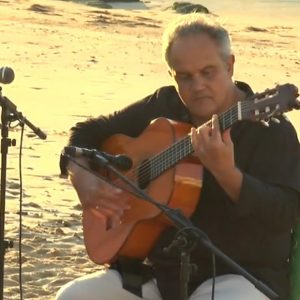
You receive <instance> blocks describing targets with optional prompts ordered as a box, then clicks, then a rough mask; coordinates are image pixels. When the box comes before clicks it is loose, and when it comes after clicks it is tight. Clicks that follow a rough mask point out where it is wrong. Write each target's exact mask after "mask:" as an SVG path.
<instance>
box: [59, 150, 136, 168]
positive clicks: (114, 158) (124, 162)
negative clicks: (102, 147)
mask: <svg viewBox="0 0 300 300" xmlns="http://www.w3.org/2000/svg"><path fill="white" fill-rule="evenodd" d="M63 152H64V154H67V155H70V156H72V157H81V156H83V157H88V158H90V159H95V158H96V159H97V158H98V160H97V161H98V162H99V160H100V161H102V164H105V163H106V162H109V163H111V164H112V165H114V166H116V167H117V168H119V169H121V170H123V171H127V170H129V169H130V168H131V167H132V160H131V158H129V157H128V156H126V155H122V154H117V155H112V154H109V153H106V152H103V151H99V150H96V149H87V148H81V147H75V146H68V147H65V148H64V151H63Z"/></svg>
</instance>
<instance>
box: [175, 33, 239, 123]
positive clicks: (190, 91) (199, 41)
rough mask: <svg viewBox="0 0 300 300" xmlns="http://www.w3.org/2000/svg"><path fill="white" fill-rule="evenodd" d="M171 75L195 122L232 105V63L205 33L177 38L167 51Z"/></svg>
mask: <svg viewBox="0 0 300 300" xmlns="http://www.w3.org/2000/svg"><path fill="white" fill-rule="evenodd" d="M170 64H171V66H172V67H171V69H170V71H169V72H170V75H171V76H172V77H173V78H174V80H175V86H176V89H177V91H178V94H179V95H180V97H181V100H182V101H183V103H184V104H185V105H186V107H187V108H188V110H189V111H190V113H191V116H192V120H193V122H194V123H195V125H200V124H201V123H203V122H205V121H207V120H208V119H210V118H211V116H212V115H213V114H214V113H217V114H218V113H221V112H223V111H225V110H226V109H227V108H228V107H230V106H231V105H232V103H233V102H234V99H232V96H233V83H232V74H233V64H234V57H233V56H232V55H231V56H230V57H229V58H228V60H227V61H226V62H225V61H224V59H223V58H222V57H221V54H220V48H219V46H218V45H217V44H216V43H215V41H213V40H212V39H211V38H210V37H209V36H207V35H205V34H197V35H190V36H188V37H184V38H179V39H176V40H175V41H174V43H173V45H172V48H171V51H170Z"/></svg>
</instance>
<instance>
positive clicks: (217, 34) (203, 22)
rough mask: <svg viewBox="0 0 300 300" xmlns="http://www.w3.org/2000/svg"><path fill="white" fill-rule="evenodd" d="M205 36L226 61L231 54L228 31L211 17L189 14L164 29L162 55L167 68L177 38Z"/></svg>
mask: <svg viewBox="0 0 300 300" xmlns="http://www.w3.org/2000/svg"><path fill="white" fill-rule="evenodd" d="M196 34H206V35H208V36H209V37H210V38H211V39H212V40H214V41H215V42H216V44H217V45H218V46H219V47H220V54H221V57H222V58H223V59H224V60H226V59H227V58H228V57H229V56H230V55H231V54H232V49H231V40H230V36H229V33H228V31H227V30H226V29H225V28H224V27H222V26H221V25H220V24H219V23H217V22H216V21H215V20H214V19H213V18H212V17H209V16H207V15H204V14H201V13H190V14H186V15H183V16H180V17H179V18H177V19H175V20H174V21H173V22H171V23H170V24H169V26H168V27H167V28H166V29H165V31H164V34H163V41H162V55H163V59H164V60H165V61H166V63H167V64H168V66H169V67H171V62H170V52H171V48H172V45H173V42H174V41H175V40H176V39H178V38H183V37H187V36H190V35H196Z"/></svg>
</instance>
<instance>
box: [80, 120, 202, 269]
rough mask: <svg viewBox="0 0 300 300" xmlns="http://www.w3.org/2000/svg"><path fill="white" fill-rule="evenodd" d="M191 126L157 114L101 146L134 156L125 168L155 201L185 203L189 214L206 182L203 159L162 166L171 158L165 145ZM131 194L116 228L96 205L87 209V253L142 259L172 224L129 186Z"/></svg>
mask: <svg viewBox="0 0 300 300" xmlns="http://www.w3.org/2000/svg"><path fill="white" fill-rule="evenodd" d="M190 128H191V126H190V125H188V124H184V123H178V122H174V121H171V120H168V119H165V118H159V119H156V120H154V121H153V122H152V123H151V124H150V125H149V126H148V127H147V128H146V129H145V130H144V131H143V133H142V134H141V135H140V136H139V137H137V138H131V137H128V136H126V135H120V134H117V135H113V136H112V137H110V138H109V139H107V140H106V141H105V142H104V143H103V145H102V146H101V150H103V151H105V152H108V153H111V154H124V155H126V156H128V157H129V158H131V160H132V162H133V165H132V167H131V169H130V170H128V171H126V172H123V174H124V175H125V176H127V177H128V178H129V179H130V180H131V181H133V182H134V183H135V184H136V185H137V186H139V187H140V188H142V189H143V190H144V192H146V193H147V194H148V195H149V196H150V197H151V198H152V199H154V200H155V201H157V202H159V203H161V204H165V205H167V206H169V207H172V208H178V209H181V210H182V212H183V214H184V215H185V216H187V217H190V216H191V214H192V213H193V212H194V210H195V208H196V205H197V203H198V201H199V196H200V191H201V187H202V175H203V168H202V166H201V164H200V162H199V160H198V159H197V158H196V157H193V156H192V155H189V156H187V157H185V158H183V159H181V160H180V161H178V162H177V163H175V164H174V165H173V166H172V167H170V168H168V169H167V170H164V164H165V163H166V164H167V165H168V164H170V161H169V160H172V155H169V154H170V153H169V154H168V155H165V156H164V152H165V150H166V149H168V148H170V146H172V145H173V144H174V143H176V141H178V140H180V139H182V138H183V137H186V136H187V135H188V133H189V132H190ZM171 154H172V153H171ZM156 157H158V158H159V160H156ZM162 170H164V171H163V172H162ZM108 176H109V177H110V178H109V180H110V181H111V182H113V183H114V184H116V185H118V186H120V187H124V189H128V187H126V185H125V184H124V183H121V181H120V179H118V178H115V177H113V176H111V175H108ZM128 197H129V204H130V206H131V208H130V209H129V210H126V211H125V213H124V215H123V217H122V219H121V222H120V225H119V226H117V227H114V228H109V226H108V224H107V220H106V217H105V216H103V214H101V211H100V210H98V209H97V208H96V207H95V208H91V207H90V208H84V209H83V233H84V241H85V246H86V249H87V253H88V255H89V257H90V258H91V259H92V260H93V261H94V262H95V263H97V264H103V263H111V262H113V261H114V260H116V258H117V257H119V256H126V257H134V258H139V259H144V258H145V257H147V255H148V254H149V252H150V251H151V249H152V248H153V246H154V245H155V243H156V241H157V240H158V238H159V236H160V234H161V233H162V232H163V231H164V230H165V229H166V228H167V227H169V226H171V225H172V223H171V221H170V220H169V219H168V218H167V217H166V216H165V215H164V214H163V213H162V212H161V211H160V209H158V208H157V207H156V206H155V205H153V204H151V203H149V202H147V201H145V200H143V199H141V198H139V197H137V196H136V195H134V194H133V193H131V192H128Z"/></svg>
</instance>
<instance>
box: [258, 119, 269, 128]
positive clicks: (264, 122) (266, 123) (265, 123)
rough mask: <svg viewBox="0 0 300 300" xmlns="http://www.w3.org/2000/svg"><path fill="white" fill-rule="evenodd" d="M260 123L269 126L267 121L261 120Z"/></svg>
mask: <svg viewBox="0 0 300 300" xmlns="http://www.w3.org/2000/svg"><path fill="white" fill-rule="evenodd" d="M260 122H261V124H263V125H264V126H265V127H269V123H268V122H267V121H264V120H261V121H260Z"/></svg>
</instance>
